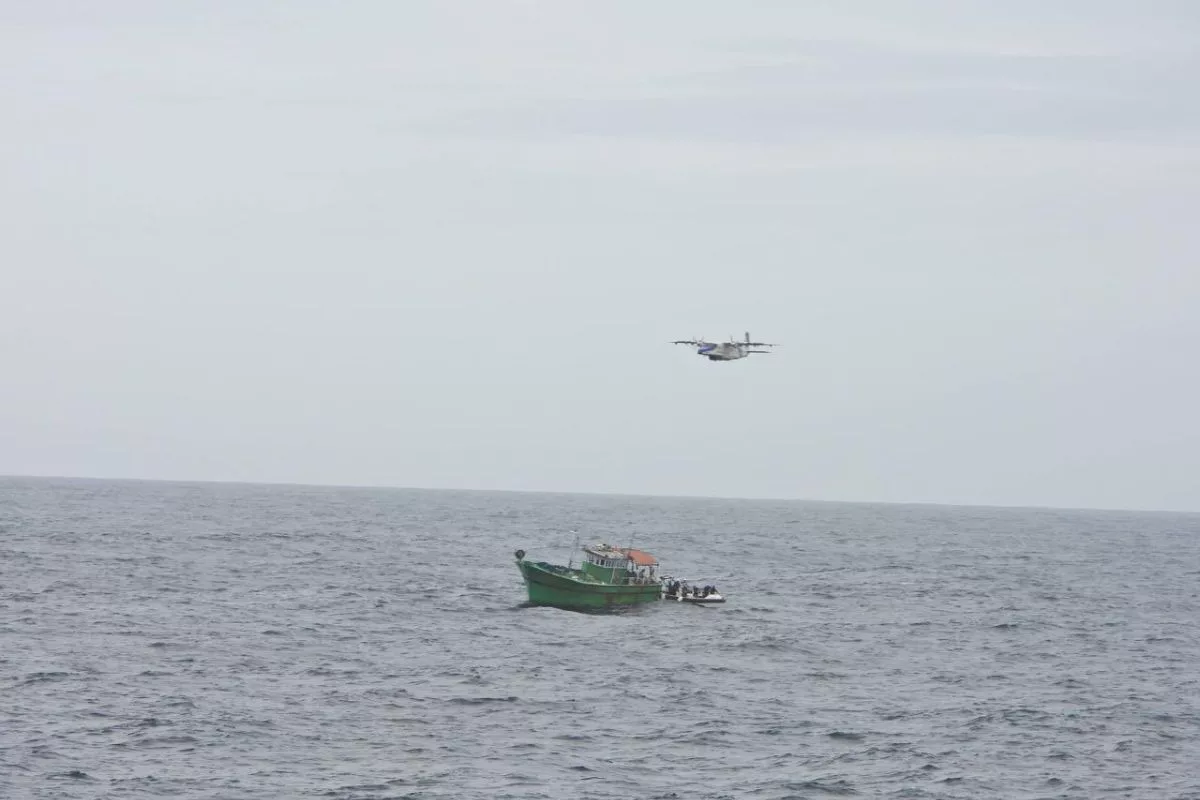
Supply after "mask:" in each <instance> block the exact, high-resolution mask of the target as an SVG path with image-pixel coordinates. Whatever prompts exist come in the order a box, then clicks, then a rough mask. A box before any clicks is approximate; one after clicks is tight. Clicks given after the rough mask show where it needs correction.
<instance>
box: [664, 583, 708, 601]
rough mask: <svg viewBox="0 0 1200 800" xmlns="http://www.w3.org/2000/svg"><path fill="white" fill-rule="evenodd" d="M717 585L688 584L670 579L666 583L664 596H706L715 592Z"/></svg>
mask: <svg viewBox="0 0 1200 800" xmlns="http://www.w3.org/2000/svg"><path fill="white" fill-rule="evenodd" d="M716 593H717V587H716V586H712V585H708V586H703V587H701V586H689V585H688V584H686V583H683V582H682V581H671V582H670V583H668V584H667V585H666V596H667V597H671V598H679V597H708V596H709V595H710V594H716Z"/></svg>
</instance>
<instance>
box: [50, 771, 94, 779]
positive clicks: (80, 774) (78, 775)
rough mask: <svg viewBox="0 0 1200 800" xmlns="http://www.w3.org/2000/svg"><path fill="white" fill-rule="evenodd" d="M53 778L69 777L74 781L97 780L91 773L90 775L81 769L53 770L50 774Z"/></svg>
mask: <svg viewBox="0 0 1200 800" xmlns="http://www.w3.org/2000/svg"><path fill="white" fill-rule="evenodd" d="M49 777H51V778H67V779H69V780H73V781H91V780H95V778H93V777H92V776H91V775H88V774H87V773H86V772H84V771H83V770H81V769H72V770H67V771H66V772H53V773H51V774H50V775H49Z"/></svg>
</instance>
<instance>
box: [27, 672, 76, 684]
mask: <svg viewBox="0 0 1200 800" xmlns="http://www.w3.org/2000/svg"><path fill="white" fill-rule="evenodd" d="M69 677H71V673H69V672H31V673H29V674H28V675H26V676H25V680H24V681H23V683H25V684H31V683H46V682H49V681H61V680H65V679H67V678H69Z"/></svg>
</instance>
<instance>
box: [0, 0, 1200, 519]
mask: <svg viewBox="0 0 1200 800" xmlns="http://www.w3.org/2000/svg"><path fill="white" fill-rule="evenodd" d="M1198 67H1200V8H1198V7H1197V6H1196V5H1195V4H1193V3H1190V2H1161V3H1153V2H1143V3H1129V2H1123V3H1117V2H1058V3H1053V4H1048V3H1042V2H1012V3H1004V4H996V3H984V2H962V1H960V0H954V2H949V1H948V0H947V1H945V2H933V1H930V2H920V3H915V2H914V3H901V2H897V1H896V0H875V1H874V2H857V3H833V2H828V3H815V2H813V3H799V2H757V3H756V2H750V3H727V2H721V3H717V2H686V3H685V2H659V3H632V2H605V3H596V2H588V3H584V2H565V1H563V0H556V2H495V1H493V0H486V1H485V0H478V1H477V2H460V3H435V2H402V3H391V2H372V3H367V2H360V3H344V4H342V3H339V4H330V3H316V2H287V3H284V2H277V3H232V2H204V3H199V2H195V3H160V2H148V1H147V2H119V1H118V2H106V3H102V4H100V3H88V2H83V0H78V1H77V2H48V3H36V4H34V3H18V2H12V1H11V0H10V1H9V2H3V3H0V75H2V81H0V92H2V94H0V100H2V101H3V103H2V110H0V114H3V115H4V126H3V128H4V131H5V136H4V146H3V148H2V150H0V153H2V155H0V159H2V161H0V164H2V169H3V176H2V177H3V180H2V181H0V214H2V215H3V220H4V228H5V234H4V252H3V266H2V267H0V269H2V270H3V273H2V274H3V282H2V284H0V289H2V291H0V370H2V372H0V379H2V384H0V386H2V387H3V392H2V394H0V474H3V473H7V474H52V475H87V476H100V477H145V478H168V479H174V478H179V479H216V480H247V481H257V480H262V481H296V482H313V483H339V484H385V485H406V486H443V487H461V488H500V489H530V490H564V491H600V492H635V493H672V494H714V495H726V496H728V495H733V496H771V497H806V498H818V499H848V500H887V501H931V502H950V503H989V504H1035V505H1066V506H1094V507H1132V508H1169V509H1191V510H1200V423H1198V421H1197V420H1198V416H1200V415H1198V412H1197V409H1198V408H1200V377H1198V374H1197V367H1196V364H1197V362H1200V358H1198V356H1200V353H1198V349H1200V348H1198V347H1197V343H1198V342H1200V315H1197V313H1196V309H1197V301H1198V300H1200V269H1197V265H1196V260H1197V255H1198V254H1200V226H1198V225H1197V224H1196V221H1195V219H1196V215H1197V211H1196V209H1197V208H1200V147H1198V144H1200V138H1198V135H1197V134H1198V133H1200V95H1198V94H1197V92H1196V89H1195V77H1196V75H1197V74H1200V69H1198ZM746 330H749V331H751V332H752V333H753V334H754V335H755V337H758V338H762V339H764V340H767V341H773V342H780V343H781V344H782V346H781V347H780V348H778V349H777V350H776V352H775V353H774V354H772V355H770V356H760V357H752V358H751V359H747V360H744V361H738V362H732V363H710V362H708V361H707V360H704V359H702V358H700V357H699V356H697V355H695V354H694V353H692V352H690V351H688V350H687V349H685V348H682V347H673V346H672V345H670V344H668V342H669V341H670V340H672V339H676V338H688V337H692V336H700V335H703V336H706V337H709V338H714V337H720V338H724V337H726V336H727V335H729V334H736V335H740V334H741V333H742V332H743V331H746Z"/></svg>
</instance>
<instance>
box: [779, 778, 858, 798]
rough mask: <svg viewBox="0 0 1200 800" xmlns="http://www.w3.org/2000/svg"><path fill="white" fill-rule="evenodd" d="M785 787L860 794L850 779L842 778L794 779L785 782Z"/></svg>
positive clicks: (838, 793) (825, 792) (799, 789)
mask: <svg viewBox="0 0 1200 800" xmlns="http://www.w3.org/2000/svg"><path fill="white" fill-rule="evenodd" d="M783 788H784V789H787V790H788V791H789V792H817V793H819V794H832V795H850V794H858V790H857V789H855V788H854V787H853V786H852V785H850V783H849V782H848V781H846V780H844V779H841V778H839V779H837V780H833V781H823V780H810V781H793V782H790V783H785V784H784V785H783Z"/></svg>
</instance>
